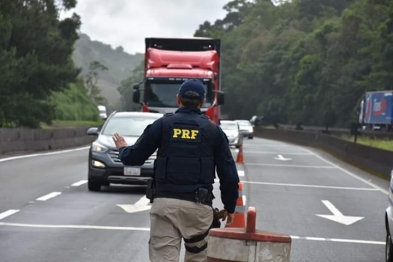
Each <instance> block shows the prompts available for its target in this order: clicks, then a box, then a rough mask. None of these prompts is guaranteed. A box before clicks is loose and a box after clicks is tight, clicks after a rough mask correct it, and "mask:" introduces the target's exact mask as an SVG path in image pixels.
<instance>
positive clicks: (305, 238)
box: [291, 236, 385, 245]
mask: <svg viewBox="0 0 393 262" xmlns="http://www.w3.org/2000/svg"><path fill="white" fill-rule="evenodd" d="M291 238H292V239H296V240H310V241H325V242H341V243H353V244H369V245H385V242H382V241H369V240H357V239H340V238H322V237H299V236H291Z"/></svg>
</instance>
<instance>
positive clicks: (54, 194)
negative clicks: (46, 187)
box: [36, 192, 61, 201]
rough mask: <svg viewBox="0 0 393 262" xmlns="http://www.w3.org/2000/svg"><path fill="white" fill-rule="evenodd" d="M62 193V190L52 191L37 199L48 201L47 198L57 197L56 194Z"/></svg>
mask: <svg viewBox="0 0 393 262" xmlns="http://www.w3.org/2000/svg"><path fill="white" fill-rule="evenodd" d="M60 194H61V192H52V193H50V194H47V195H45V196H42V197H39V198H37V199H36V200H37V201H46V200H48V199H51V198H54V197H56V196H58V195H60Z"/></svg>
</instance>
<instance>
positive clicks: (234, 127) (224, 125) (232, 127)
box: [220, 122, 238, 130]
mask: <svg viewBox="0 0 393 262" xmlns="http://www.w3.org/2000/svg"><path fill="white" fill-rule="evenodd" d="M220 126H221V129H223V130H237V129H238V128H237V124H236V123H222V122H221V125H220Z"/></svg>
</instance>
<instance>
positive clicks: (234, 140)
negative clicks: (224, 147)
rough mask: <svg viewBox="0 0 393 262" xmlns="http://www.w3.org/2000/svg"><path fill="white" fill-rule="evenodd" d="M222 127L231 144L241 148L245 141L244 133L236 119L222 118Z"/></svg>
mask: <svg viewBox="0 0 393 262" xmlns="http://www.w3.org/2000/svg"><path fill="white" fill-rule="evenodd" d="M220 127H221V129H222V131H224V133H225V134H226V135H227V137H228V142H229V146H235V147H236V148H239V147H240V146H241V144H242V143H243V135H242V133H241V132H240V128H239V124H238V123H237V122H236V121H231V120H221V121H220Z"/></svg>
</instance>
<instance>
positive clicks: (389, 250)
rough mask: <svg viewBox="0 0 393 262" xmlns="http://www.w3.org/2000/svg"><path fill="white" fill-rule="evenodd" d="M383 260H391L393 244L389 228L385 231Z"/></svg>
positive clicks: (392, 258) (387, 261)
mask: <svg viewBox="0 0 393 262" xmlns="http://www.w3.org/2000/svg"><path fill="white" fill-rule="evenodd" d="M385 261H386V262H393V245H392V237H391V235H390V232H389V230H387V232H386V243H385Z"/></svg>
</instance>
